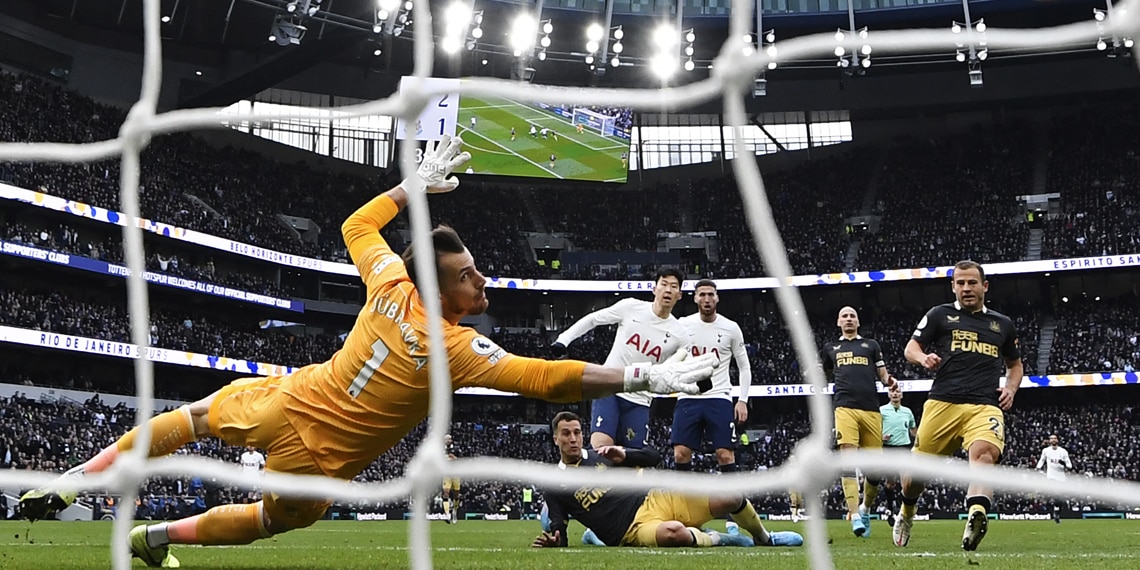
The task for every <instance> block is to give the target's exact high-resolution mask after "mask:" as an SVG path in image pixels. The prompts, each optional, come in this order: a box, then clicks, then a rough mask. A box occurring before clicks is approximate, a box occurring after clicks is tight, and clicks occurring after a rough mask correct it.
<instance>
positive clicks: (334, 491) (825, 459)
mask: <svg viewBox="0 0 1140 570" xmlns="http://www.w3.org/2000/svg"><path fill="white" fill-rule="evenodd" d="M1136 3H1137V2H1136V1H1135V0H1132V1H1128V2H1123V3H1120V4H1119V5H1117V7H1116V10H1115V17H1114V18H1112V21H1111V22H1109V23H1108V29H1109V32H1110V33H1113V34H1115V35H1118V36H1121V37H1133V36H1135V35H1136V31H1137V27H1138V22H1140V20H1138V18H1140V6H1134V5H1135V4H1136ZM143 5H144V7H143V11H144V49H145V58H144V68H143V81H142V90H141V95H140V98H139V100H138V101H137V103H135V104H134V106H133V107H132V108H131V110H130V113H129V114H128V116H127V119H126V121H125V122H124V124H123V125H122V128H121V130H120V135H119V136H118V137H117V138H115V139H113V140H106V141H100V142H95V143H88V144H61V143H34V144H33V143H4V144H0V160H12V161H45V162H64V163H80V162H89V161H96V160H102V159H106V158H110V157H114V156H119V157H120V159H121V166H122V174H121V180H120V193H121V196H120V199H121V205H122V209H123V211H124V213H125V214H126V215H127V217H128V219H138V218H139V192H138V191H139V160H140V158H139V155H140V152H141V151H142V150H143V149H144V148H145V146H146V145H147V144H148V142H149V141H150V139H151V137H152V136H154V135H157V134H162V133H169V132H174V131H183V130H189V129H200V128H216V127H220V126H221V125H223V124H224V123H225V122H233V121H250V122H266V121H271V120H283V119H289V118H294V116H295V115H293V114H285V113H283V114H257V113H247V114H240V115H237V116H235V115H233V114H228V115H222V114H220V111H221V109H195V110H178V111H171V112H167V113H162V114H159V113H157V102H158V94H159V86H160V83H161V81H160V80H161V74H162V65H161V63H162V51H161V37H160V18H161V16H162V13H161V12H160V0H144V2H143ZM752 10H753V2H750V1H749V0H734V2H733V5H732V14H731V18H730V23H729V26H730V29H729V33H728V36H727V37H728V38H730V39H729V40H728V41H727V42H726V43H725V44H724V45H723V46H722V48H721V50H720V53H719V55H718V57H717V58H716V60H715V61H714V65H713V70H712V75H711V77H709V78H708V79H705V80H703V81H699V82H695V83H691V84H687V85H684V86H679V87H669V88H662V89H595V88H553V87H537V86H533V85H528V84H520V83H519V82H513V81H505V80H494V79H474V80H471V81H464V82H463V83H462V84H461V87H460V88H459V91H460V93H461V94H475V95H484V96H499V97H505V98H524V99H526V100H528V101H536V102H546V103H562V104H567V105H574V106H578V107H588V106H605V105H608V104H609V103H610V102H612V101H622V102H623V104H626V105H628V106H629V107H632V108H633V109H635V110H638V111H656V112H661V111H667V110H669V109H675V108H684V107H688V106H692V105H696V104H699V103H703V102H708V101H713V100H718V99H719V100H721V101H722V102H723V105H724V113H725V117H726V119H727V121H728V123H729V124H731V125H732V126H733V129H732V132H733V137H732V144H733V145H734V147H735V150H736V156H738V157H745V156H749V152H748V150H747V149H746V147H745V142H744V140H743V138H742V136H741V135H742V127H743V126H744V125H745V124H747V117H746V114H745V97H746V96H748V95H749V94H750V93H751V91H752V87H753V80H754V78H755V77H756V74H757V73H758V72H760V71H762V70H764V69H766V68H767V65H768V63H769V61H771V60H772V57H771V56H770V55H769V53H768V52H767V50H759V51H757V50H753V49H745V48H746V47H748V46H745V45H744V44H743V40H742V39H740V38H743V37H745V35H746V34H750V33H752V29H751V23H752V22H753V21H754V20H753V12H752ZM413 18H414V20H415V21H416V24H417V28H418V29H423V30H430V29H432V27H431V15H430V13H429V10H428V6H427V3H426V2H416V3H415V6H414V13H413ZM967 29H968V27H967ZM1100 33H1101V32H1098V29H1097V27H1096V24H1095V23H1094V22H1093V21H1092V20H1090V21H1088V22H1083V23H1075V24H1068V25H1064V26H1058V27H1053V28H1038V29H994V28H990V29H989V30H987V32H986V41H987V43H988V47H989V49H990V51H991V52H993V53H995V55H998V54H1000V53H1001V52H1002V51H1003V50H1008V51H1009V52H1011V53H1012V52H1022V53H1024V52H1033V51H1035V50H1045V49H1056V48H1057V47H1058V46H1079V45H1084V46H1088V45H1094V44H1095V42H1096V41H1097V39H1098V37H1099V35H1100ZM852 36H854V34H849V35H848V37H847V38H846V39H845V40H837V38H836V36H835V35H834V34H831V33H827V34H816V35H810V36H804V37H800V38H795V39H789V40H786V41H783V42H781V44H780V49H779V54H778V57H779V60H780V61H781V62H788V61H796V60H805V59H811V58H821V57H830V54H833V53H835V52H836V51H837V50H836V47H837V45H843V46H844V47H845V49H846V51H847V52H849V53H850V52H851V51H853V50H854V49H857V48H859V47H860V46H862V45H863V44H870V45H872V46H873V48H874V50H875V53H876V54H877V55H878V54H882V53H888V54H889V53H895V54H905V53H945V54H951V53H953V50H954V47H955V45H956V44H957V43H959V42H961V40H962V38H960V37H957V36H955V35H953V33H952V32H951V31H950V29H949V28H946V29H911V30H893V31H876V32H873V33H871V34H870V36H869V37H868V38H867V39H861V38H855V37H852ZM414 41H415V45H414V54H415V67H414V73H413V75H414V77H416V78H424V77H430V76H431V72H432V65H433V52H434V46H433V43H432V35H431V34H426V33H424V34H416V35H415V40H414ZM409 87H410V88H407V89H404V90H401V91H400V92H399V94H397V95H394V96H392V97H390V98H388V99H385V100H381V101H373V102H368V103H364V104H361V105H357V106H353V107H344V108H341V109H339V110H340V111H344V112H345V113H346V115H345V117H354V116H367V115H389V116H394V117H402V118H403V119H405V120H414V119H415V118H416V117H417V116H418V115H419V112H420V110H421V109H422V107H423V106H424V105H425V104H426V102H427V101H428V98H429V97H431V96H434V95H440V94H442V93H437V92H434V91H432V90H431V89H430V88H425V87H423V86H422V85H421V84H420V83H419V82H418V81H413V82H411V84H410V86H409ZM413 147H414V145H412V144H405V145H403V147H402V148H401V158H400V160H401V165H402V168H403V170H404V172H405V173H407V174H410V173H411V172H413V171H414V170H415V166H414V162H413V152H414V150H413ZM732 170H733V174H734V175H735V177H736V180H737V182H738V185H739V188H740V192H741V195H742V197H743V202H744V205H745V210H746V214H747V220H748V226H749V228H750V229H751V232H752V235H753V238H754V241H755V244H756V247H757V250H758V251H759V252H760V254H761V256H762V258H763V261H764V265H765V267H767V268H768V269H769V271H770V272H771V275H772V276H773V277H776V278H779V279H780V281H781V282H786V281H787V277H788V276H789V275H790V274H791V270H790V267H789V264H788V259H787V257H786V256H785V253H784V246H783V242H782V240H781V238H780V235H779V233H778V232H777V230H776V224H775V222H774V220H773V218H772V211H771V208H770V205H769V203H768V200H767V199H766V197H765V191H764V184H763V181H762V179H761V176H760V172H759V169H758V167H757V164H756V161H754V160H734V161H732ZM409 202H410V204H409V210H410V217H411V225H412V230H413V231H412V235H413V240H412V241H413V244H414V245H415V247H416V248H417V249H420V250H428V249H429V248H430V247H431V241H430V238H429V232H430V229H431V223H430V218H429V215H428V206H427V198H426V196H425V195H423V194H420V193H412V194H411V196H409ZM123 233H124V250H125V253H126V261H127V266H128V267H129V269H130V277H129V279H128V281H127V297H128V307H129V311H130V325H131V336H132V339H133V342H134V343H135V344H136V345H138V346H139V347H140V349H142V350H140V352H144V351H145V347H146V346H147V340H148V336H147V332H148V328H149V327H148V319H149V314H148V300H147V290H146V286H145V282H144V281H143V277H142V276H143V273H144V256H143V240H142V229H141V228H140V227H139V226H138V224H135V223H128V224H126V225H125V226H124V229H123ZM430 259H431V256H424V255H421V256H416V262H417V267H416V269H417V271H419V272H420V274H421V275H424V276H425V279H423V280H422V283H424V284H425V285H424V287H423V288H422V291H421V294H422V297H423V299H425V301H426V304H427V311H428V315H429V319H428V323H429V325H430V337H431V339H432V345H433V346H443V342H442V338H443V335H442V325H441V323H442V319H441V318H440V314H441V312H440V306H439V302H438V299H439V295H438V287H437V286H436V285H435V283H436V280H435V274H436V273H435V266H434V264H433V263H431V262H430V261H429V260H430ZM776 296H777V299H778V301H779V305H780V311H781V313H782V315H783V317H784V319H785V322H787V323H788V328H789V331H790V333H791V337H792V339H793V341H794V345H795V349H796V356H797V357H798V360H799V361H800V362H802V363H808V365H806V366H805V367H804V368H805V370H806V371H807V374H806V375H807V377H808V379H809V381H810V382H811V383H812V384H814V385H815V386H816V388H817V390H816V395H815V396H812V397H811V401H810V404H809V408H810V412H811V427H812V432H811V435H810V436H809V437H807V438H806V439H804V440H803V441H802V442H801V443H800V445H799V447H798V448H797V450H796V453H795V456H794V460H792V461H791V462H789V463H787V464H785V465H782V466H780V467H779V468H777V469H773V470H771V471H767V472H764V473H753V474H740V475H733V476H721V477H719V478H718V479H717V480H716V487H717V489H718V490H719V491H723V492H725V493H742V494H757V493H763V492H781V493H782V492H784V491H785V490H787V489H788V488H791V487H795V488H799V489H802V490H803V491H804V493H803V495H804V497H805V498H806V499H807V505H806V507H807V508H808V509H809V511H810V512H813V513H821V512H823V510H822V505H821V502H820V499H819V493H818V492H816V491H820V490H822V489H824V488H825V487H826V486H829V485H830V484H831V483H832V482H833V481H834V480H835V479H836V478H837V477H839V474H840V472H841V471H845V470H854V469H855V468H856V467H858V468H861V469H862V470H863V471H864V472H865V473H873V474H881V475H887V474H891V473H898V471H899V470H900V469H901V468H904V467H905V468H906V469H907V470H908V471H910V472H911V473H913V474H914V475H915V476H916V477H919V478H927V479H934V478H940V479H946V480H952V481H957V482H960V483H964V482H966V481H976V482H980V483H984V484H988V485H992V486H993V487H995V488H999V489H1003V490H1010V491H1021V492H1035V493H1039V494H1045V495H1057V496H1064V495H1065V494H1066V492H1067V491H1071V489H1069V488H1067V487H1066V486H1065V484H1064V483H1059V482H1055V481H1045V480H1042V479H1039V478H1031V477H1029V476H1028V475H1027V474H1025V473H1024V472H1018V471H1015V470H1011V469H1006V468H1000V467H999V468H993V469H970V468H969V467H968V466H967V465H965V464H964V463H961V462H956V463H953V464H947V463H946V462H945V461H943V460H941V459H935V458H929V457H927V458H924V457H908V458H905V459H901V460H900V459H897V458H893V457H890V458H888V457H884V456H883V455H882V454H873V453H861V452H856V453H844V454H836V453H833V452H832V451H831V447H832V441H833V440H832V436H831V429H832V414H831V408H830V400H829V397H828V396H827V395H824V390H823V388H824V386H825V385H826V382H825V379H824V377H823V374H822V372H821V371H820V369H819V367H818V366H814V365H812V364H815V363H817V362H818V357H817V352H816V348H815V345H814V340H813V337H812V332H811V329H810V328H809V324H808V321H807V320H806V317H805V315H806V314H807V313H806V311H805V310H804V306H803V302H802V300H801V298H800V295H799V293H798V291H797V290H796V289H795V288H792V287H787V286H785V287H779V288H777V289H776ZM429 365H430V367H431V413H430V421H429V428H428V433H427V436H426V437H425V439H424V441H423V443H422V445H421V446H420V448H419V450H418V452H417V453H416V455H415V457H414V458H413V459H412V460H411V461H410V463H409V465H408V466H407V470H406V475H405V476H404V477H403V478H401V479H397V480H394V481H389V482H384V483H373V484H359V483H349V482H346V481H340V480H334V479H329V478H323V477H303V476H289V475H284V474H277V473H268V474H266V475H265V476H264V477H263V478H261V479H259V480H255V479H253V478H252V477H250V476H246V475H243V473H242V471H241V468H240V467H239V466H237V465H231V464H223V463H221V462H218V461H214V460H207V459H201V458H189V457H185V456H182V457H166V458H159V459H153V460H150V459H147V458H146V457H145V456H144V455H145V453H144V452H145V450H146V449H148V447H149V441H150V433H149V431H148V430H143V431H141V433H139V435H138V438H137V444H136V445H135V446H134V451H132V452H131V453H129V454H125V455H124V456H122V457H120V458H119V460H118V461H116V463H115V464H114V465H113V466H112V467H111V468H110V469H108V470H107V471H104V472H102V473H100V474H98V475H95V476H90V477H85V478H74V479H71V480H69V481H68V483H67V484H68V485H72V486H73V487H75V488H84V489H108V490H112V491H114V492H116V493H118V494H120V495H121V497H122V499H121V501H120V502H119V504H120V505H121V507H120V509H119V511H118V516H117V517H116V519H115V522H114V529H113V534H112V540H111V552H112V556H111V558H112V565H113V567H114V568H116V569H120V570H125V569H127V568H129V567H130V551H129V548H128V539H127V534H128V532H129V530H130V529H131V527H132V525H133V524H134V514H135V499H136V497H137V493H138V489H139V486H140V484H141V483H142V482H143V481H144V480H145V479H146V478H147V477H151V476H163V475H180V474H185V473H189V472H192V473H196V474H198V475H200V476H202V477H203V478H207V477H209V478H216V479H218V480H220V481H224V482H227V483H230V484H234V485H238V486H244V487H252V486H254V485H255V484H256V485H258V486H260V488H262V489H263V490H266V491H274V492H277V493H280V494H286V495H293V496H300V497H314V498H326V499H339V500H344V501H357V502H359V501H362V500H369V501H375V502H387V501H393V500H396V499H409V498H410V502H411V505H412V509H413V517H412V519H411V522H410V524H409V530H408V532H409V557H410V565H411V566H412V567H414V568H416V569H418V570H420V569H427V568H430V567H431V566H432V550H431V544H430V533H429V527H428V525H429V523H428V518H427V516H426V515H427V505H428V504H429V503H430V500H429V499H430V497H431V496H432V495H433V494H434V493H435V491H436V489H437V488H438V486H439V482H440V481H441V479H442V478H443V477H444V476H451V477H462V478H464V479H473V480H488V481H490V480H500V479H502V474H503V473H511V474H512V478H513V479H518V480H525V481H528V482H535V483H542V484H549V485H558V484H566V485H571V484H572V485H576V486H577V485H582V484H583V483H585V484H596V485H600V486H609V487H612V488H614V489H627V490H633V489H639V490H646V489H649V488H670V489H675V490H681V491H688V492H693V493H702V492H707V490H708V485H709V479H708V478H709V477H711V475H700V474H682V473H676V472H664V471H652V472H648V473H646V476H644V477H638V478H632V477H623V476H622V474H621V473H618V472H615V471H613V470H609V471H593V470H590V471H582V472H578V471H575V472H569V471H560V470H558V469H556V468H554V466H553V465H539V464H535V463H528V462H523V461H517V460H509V459H498V458H470V459H460V460H456V461H447V460H446V457H445V452H444V449H445V448H444V443H443V441H444V436H445V435H446V433H447V431H448V427H449V425H450V418H451V393H452V387H451V382H450V378H449V374H448V365H447V354H446V353H445V352H444V351H441V350H436V351H432V352H431V354H430V359H429ZM134 367H135V375H136V385H137V388H136V390H137V392H136V393H137V396H138V408H137V415H136V418H137V419H138V421H139V422H141V425H146V424H145V420H146V419H148V418H150V417H151V416H152V415H153V411H154V410H153V408H154V402H153V395H154V383H153V374H152V365H151V363H150V362H149V361H147V360H145V359H135V361H134ZM55 479H56V475H55V474H50V473H42V472H31V471H12V470H8V471H0V486H6V487H10V488H33V487H38V486H42V485H45V484H48V483H51V482H53V481H55ZM1081 492H1082V494H1084V495H1087V496H1089V497H1092V498H1097V499H1104V500H1110V501H1114V502H1116V501H1129V502H1135V503H1140V484H1133V483H1117V482H1112V481H1109V480H1107V479H1098V478H1093V479H1090V480H1088V481H1082V489H1081ZM806 525H807V527H806V536H805V541H806V547H807V550H808V556H809V559H810V563H811V566H812V568H817V569H823V568H831V567H832V561H831V557H830V552H829V550H828V547H827V544H828V542H827V532H826V529H825V526H824V525H825V521H824V517H821V516H813V517H810V518H809V520H808V521H807V523H806ZM521 540H523V541H525V540H527V538H526V537H522V538H521Z"/></svg>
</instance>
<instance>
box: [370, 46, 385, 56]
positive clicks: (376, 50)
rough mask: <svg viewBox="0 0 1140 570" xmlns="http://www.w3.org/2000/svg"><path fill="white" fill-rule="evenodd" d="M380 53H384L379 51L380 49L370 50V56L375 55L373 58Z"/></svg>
mask: <svg viewBox="0 0 1140 570" xmlns="http://www.w3.org/2000/svg"><path fill="white" fill-rule="evenodd" d="M382 53H384V52H382V51H380V48H376V49H374V50H372V55H375V56H379V55H380V54H382Z"/></svg>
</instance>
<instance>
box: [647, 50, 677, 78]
mask: <svg viewBox="0 0 1140 570" xmlns="http://www.w3.org/2000/svg"><path fill="white" fill-rule="evenodd" d="M649 69H650V70H651V71H653V74H654V75H656V76H657V77H659V78H661V80H662V81H666V80H668V79H669V78H670V77H673V74H674V73H677V58H675V57H673V55H672V54H668V53H658V54H657V55H655V56H653V57H652V58H650V59H649Z"/></svg>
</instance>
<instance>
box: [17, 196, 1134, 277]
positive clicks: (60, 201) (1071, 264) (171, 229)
mask: <svg viewBox="0 0 1140 570" xmlns="http://www.w3.org/2000/svg"><path fill="white" fill-rule="evenodd" d="M0 198H6V199H9V200H16V201H19V202H23V203H26V204H30V205H33V206H37V207H41V208H46V209H49V210H54V211H57V212H64V213H67V214H72V215H75V216H81V217H84V218H87V219H91V220H96V221H100V222H104V223H109V224H116V225H120V226H121V225H126V221H125V220H126V216H125V215H124V214H121V213H119V212H116V211H114V210H108V209H105V208H99V207H96V206H91V205H88V204H84V203H82V202H75V201H72V200H66V199H64V198H60V197H57V196H52V195H50V194H45V193H43V192H33V191H31V190H25V189H23V188H17V187H15V186H11V185H8V184H3V183H0ZM138 225H139V226H140V227H141V228H142V229H144V230H146V231H148V232H151V233H154V234H158V235H162V236H166V237H169V238H171V239H176V240H179V241H183V242H187V243H193V244H196V245H200V246H204V247H208V248H211V249H216V250H221V251H227V252H230V253H233V254H236V255H240V256H244V257H248V258H251V259H257V260H260V261H265V262H268V263H274V264H277V265H285V266H289V267H295V268H298V269H308V270H312V271H321V272H325V273H335V274H338V275H359V273H358V272H357V271H356V267H355V266H354V265H352V264H351V263H338V262H335V261H325V260H322V259H314V258H311V257H304V256H300V255H294V254H291V253H283V252H280V251H273V250H271V249H266V248H263V247H258V246H255V245H251V244H248V243H243V242H237V241H232V240H228V239H225V238H222V237H218V236H213V235H209V234H205V233H202V232H198V231H194V230H189V229H186V228H180V227H177V226H172V225H170V224H164V223H162V222H154V221H151V220H146V219H142V218H140V219H139V223H138ZM478 253H479V252H475V254H476V255H478ZM1121 267H1140V252H1136V253H1129V254H1118V255H1102V256H1095V257H1074V258H1067V259H1042V260H1036V261H1013V262H1007V263H987V264H985V269H986V273H987V274H988V275H1017V274H1033V273H1049V272H1052V271H1089V270H1098V269H1118V268H1121ZM952 269H953V268H952V267H951V266H939V267H916V268H910V269H887V270H882V271H854V272H848V273H826V274H822V275H795V276H792V277H789V278H788V279H787V280H786V281H784V282H783V284H784V285H791V286H793V287H814V286H819V285H851V284H867V283H886V282H897V281H914V280H923V279H945V278H946V277H948V276H949V275H950V272H951V270H952ZM780 285H781V281H780V280H778V279H776V278H774V277H751V278H743V279H718V280H717V286H718V287H719V288H720V289H722V290H755V289H770V288H774V287H778V286H780ZM695 286H696V281H695V280H689V281H685V282H684V283H683V284H682V287H681V288H682V289H684V290H689V291H691V290H693V289H694V288H695ZM487 287H491V288H495V289H529V290H533V291H568V292H607V293H612V292H617V293H621V292H631V293H636V292H648V291H651V290H652V289H653V282H652V281H637V280H630V281H586V280H573V279H519V278H515V277H490V278H488V281H487Z"/></svg>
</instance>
